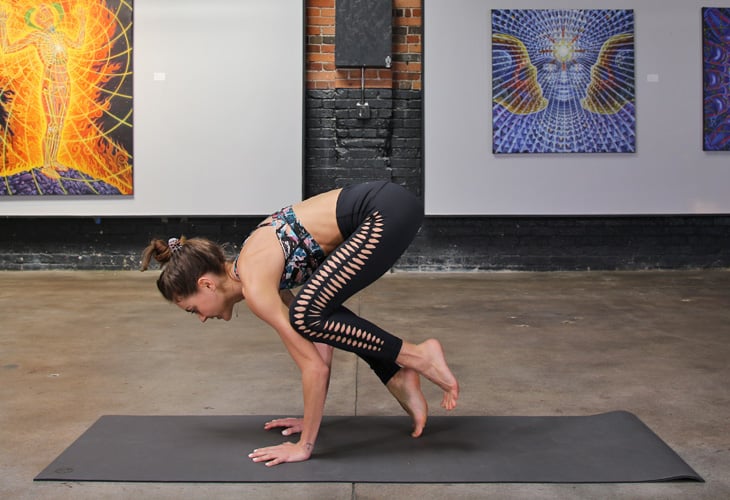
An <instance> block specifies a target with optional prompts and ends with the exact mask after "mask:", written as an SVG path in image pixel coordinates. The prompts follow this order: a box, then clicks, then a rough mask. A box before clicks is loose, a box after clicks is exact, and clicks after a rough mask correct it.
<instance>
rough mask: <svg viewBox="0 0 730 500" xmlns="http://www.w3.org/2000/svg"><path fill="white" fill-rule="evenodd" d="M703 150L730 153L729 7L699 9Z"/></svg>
mask: <svg viewBox="0 0 730 500" xmlns="http://www.w3.org/2000/svg"><path fill="white" fill-rule="evenodd" d="M702 53H703V54H702V55H703V58H702V69H703V88H702V95H703V99H704V103H703V122H704V123H703V137H702V139H703V141H702V143H703V149H704V150H705V151H730V8H727V7H725V8H703V9H702Z"/></svg>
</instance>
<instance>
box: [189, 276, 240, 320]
mask: <svg viewBox="0 0 730 500" xmlns="http://www.w3.org/2000/svg"><path fill="white" fill-rule="evenodd" d="M175 303H176V304H177V306H178V307H180V308H181V309H182V310H184V311H186V312H189V313H190V314H194V315H196V316H197V317H198V319H200V321H201V322H203V323H205V321H206V320H208V319H211V318H214V319H222V320H224V321H230V319H231V316H232V315H233V304H228V303H227V302H226V300H225V296H224V295H223V293H222V289H221V288H219V286H218V282H217V280H215V279H214V278H211V277H208V276H207V275H206V276H203V277H201V278H200V279H198V291H197V292H196V293H194V294H193V295H190V296H189V297H184V298H181V299H178V300H176V301H175Z"/></svg>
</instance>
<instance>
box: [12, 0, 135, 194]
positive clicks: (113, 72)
mask: <svg viewBox="0 0 730 500" xmlns="http://www.w3.org/2000/svg"><path fill="white" fill-rule="evenodd" d="M132 88H133V87H132V1H131V0H129V1H127V0H59V1H56V2H39V1H38V0H0V196H8V197H10V196H20V195H29V196H49V195H67V196H75V195H91V196H100V195H106V196H109V195H112V196H113V195H117V196H118V195H131V194H133V156H132Z"/></svg>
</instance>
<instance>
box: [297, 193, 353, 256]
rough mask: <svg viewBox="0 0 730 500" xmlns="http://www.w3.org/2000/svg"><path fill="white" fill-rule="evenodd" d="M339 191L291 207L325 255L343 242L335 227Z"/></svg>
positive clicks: (320, 195) (337, 227)
mask: <svg viewBox="0 0 730 500" xmlns="http://www.w3.org/2000/svg"><path fill="white" fill-rule="evenodd" d="M340 191H341V189H335V190H333V191H327V192H326V193H322V194H319V195H317V196H313V197H312V198H308V199H306V200H304V201H301V202H299V203H296V204H294V206H293V207H292V208H293V210H294V213H295V214H296V216H297V218H298V219H299V221H300V222H301V223H302V225H303V226H304V228H305V229H306V230H307V231H308V232H309V234H311V235H312V237H313V238H314V239H315V240H316V241H317V243H319V246H321V247H322V250H324V252H325V253H326V254H329V253H330V252H332V251H333V250H334V249H335V248H337V247H338V246H339V245H340V244H341V243H342V241H343V238H342V235H341V234H340V228H339V226H338V225H337V198H338V197H339V195H340Z"/></svg>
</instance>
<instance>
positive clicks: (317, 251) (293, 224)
mask: <svg viewBox="0 0 730 500" xmlns="http://www.w3.org/2000/svg"><path fill="white" fill-rule="evenodd" d="M264 226H274V227H275V228H276V237H277V238H278V239H279V244H280V245H281V249H282V251H283V252H284V273H283V274H282V275H281V281H280V282H279V289H281V290H284V289H288V288H296V287H298V286H301V285H303V284H304V283H305V282H306V281H307V280H308V279H309V277H310V276H312V274H314V270H315V269H317V268H318V267H319V266H320V265H321V264H322V262H324V259H325V257H326V255H325V254H324V250H322V247H320V246H319V243H317V241H315V239H314V238H313V237H312V235H311V234H309V231H307V230H306V229H305V228H304V226H302V223H301V222H299V219H297V216H296V214H295V213H294V210H293V209H292V207H291V206H288V207H285V208H282V209H281V210H279V211H278V212H276V213H274V214H272V215H271V221H266V222H262V223H261V224H259V225H258V226H256V229H258V228H260V227H264ZM237 264H238V258H236V261H234V264H233V272H234V273H235V274H236V275H238V269H237Z"/></svg>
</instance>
